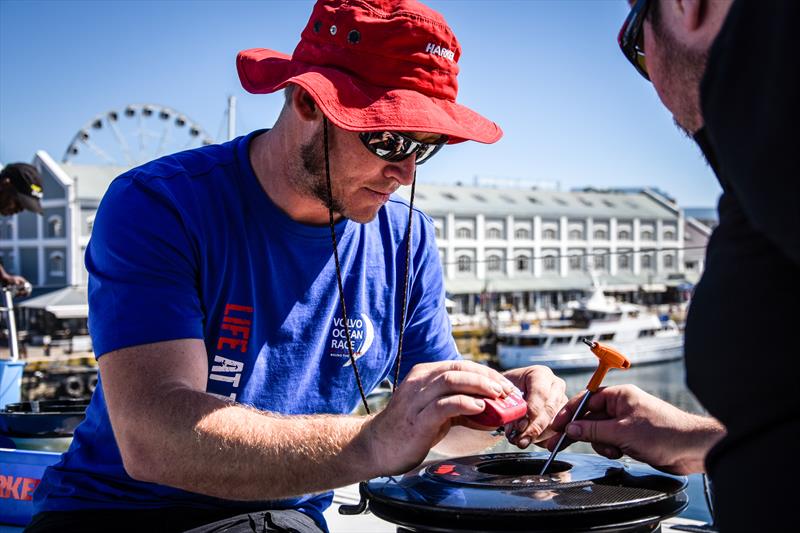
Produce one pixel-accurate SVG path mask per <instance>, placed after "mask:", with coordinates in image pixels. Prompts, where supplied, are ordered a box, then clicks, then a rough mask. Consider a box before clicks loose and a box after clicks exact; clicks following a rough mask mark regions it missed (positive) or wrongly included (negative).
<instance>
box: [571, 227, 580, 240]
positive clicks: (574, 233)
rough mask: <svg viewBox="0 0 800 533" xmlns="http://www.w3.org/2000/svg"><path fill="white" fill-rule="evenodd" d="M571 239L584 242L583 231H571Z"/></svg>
mask: <svg viewBox="0 0 800 533" xmlns="http://www.w3.org/2000/svg"><path fill="white" fill-rule="evenodd" d="M569 238H570V240H572V241H582V240H583V231H581V230H579V229H571V230H569Z"/></svg>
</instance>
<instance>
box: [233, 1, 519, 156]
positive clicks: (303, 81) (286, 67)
mask: <svg viewBox="0 0 800 533" xmlns="http://www.w3.org/2000/svg"><path fill="white" fill-rule="evenodd" d="M460 56H461V46H460V45H459V44H458V41H457V40H456V37H455V35H454V34H453V32H452V30H451V29H450V27H449V26H448V25H447V23H446V22H445V20H444V18H443V17H442V16H441V15H440V14H439V13H437V12H436V11H434V10H432V9H430V8H428V7H426V6H424V5H422V4H420V3H419V2H417V1H416V0H319V1H318V2H317V3H316V5H315V6H314V10H313V11H312V13H311V18H310V19H309V20H308V24H307V25H306V27H305V29H304V30H303V32H302V34H301V35H300V43H299V44H298V45H297V48H295V50H294V54H292V55H291V56H288V55H286V54H282V53H280V52H275V51H273V50H267V49H265V48H252V49H249V50H244V51H242V52H239V55H238V57H237V59H236V66H237V69H238V71H239V79H240V80H241V82H242V86H243V87H244V88H245V89H246V90H247V91H248V92H251V93H256V94H263V93H271V92H275V91H277V90H279V89H281V88H283V87H285V86H286V85H287V84H289V83H295V84H297V85H300V86H302V87H303V88H304V89H306V90H307V91H308V92H309V93H310V94H311V96H312V97H313V98H314V100H315V101H316V102H317V105H319V107H320V109H321V110H322V112H323V113H324V114H325V116H326V117H328V119H329V120H330V121H331V122H333V123H334V124H336V125H337V126H339V127H340V128H342V129H345V130H349V131H383V130H394V131H418V132H425V133H440V134H444V135H447V136H448V137H450V142H451V143H456V142H462V141H466V140H473V141H478V142H482V143H493V142H495V141H497V140H498V139H500V137H501V136H502V135H503V132H502V130H501V129H500V127H499V126H497V124H495V123H494V122H492V121H490V120H488V119H486V118H484V117H482V116H481V115H479V114H478V113H476V112H474V111H472V110H471V109H468V108H467V107H464V106H462V105H459V104H457V103H456V94H457V93H458V82H457V81H456V76H457V75H458V60H459V58H460Z"/></svg>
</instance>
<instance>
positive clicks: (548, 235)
mask: <svg viewBox="0 0 800 533" xmlns="http://www.w3.org/2000/svg"><path fill="white" fill-rule="evenodd" d="M542 237H543V238H545V239H547V240H548V241H555V240H556V239H558V234H557V233H556V230H554V229H553V228H547V229H546V230H544V233H543V234H542Z"/></svg>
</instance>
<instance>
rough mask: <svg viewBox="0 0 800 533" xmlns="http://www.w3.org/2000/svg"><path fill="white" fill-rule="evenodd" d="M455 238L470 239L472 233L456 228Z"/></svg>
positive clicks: (467, 229) (465, 229) (466, 229)
mask: <svg viewBox="0 0 800 533" xmlns="http://www.w3.org/2000/svg"><path fill="white" fill-rule="evenodd" d="M456 237H458V238H459V239H471V238H472V231H471V230H470V229H469V228H458V230H456Z"/></svg>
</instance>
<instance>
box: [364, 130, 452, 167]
mask: <svg viewBox="0 0 800 533" xmlns="http://www.w3.org/2000/svg"><path fill="white" fill-rule="evenodd" d="M359 137H361V142H362V143H364V146H366V147H367V150H369V151H370V152H372V153H373V154H375V155H377V156H378V157H380V158H381V159H383V160H384V161H392V162H396V161H402V160H403V159H406V158H407V157H410V156H411V155H414V156H415V157H416V164H417V165H421V164H422V163H424V162H425V161H427V160H428V159H430V158H431V157H433V155H434V154H435V153H436V152H438V151H439V150H441V149H442V146H444V145H445V144H447V141H448V140H449V139H448V137H447V136H446V135H442V136H441V137H439V138H438V139H437V140H436V142H433V143H425V142H422V141H418V140H417V139H415V138H413V137H410V136H408V135H406V134H404V133H400V132H398V131H366V132H363V133H360V134H359Z"/></svg>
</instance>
